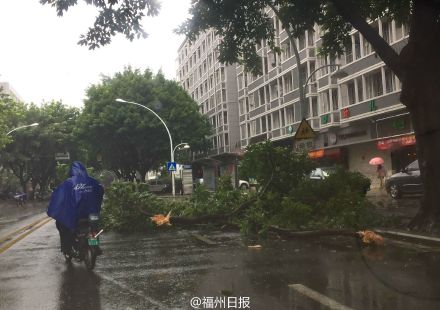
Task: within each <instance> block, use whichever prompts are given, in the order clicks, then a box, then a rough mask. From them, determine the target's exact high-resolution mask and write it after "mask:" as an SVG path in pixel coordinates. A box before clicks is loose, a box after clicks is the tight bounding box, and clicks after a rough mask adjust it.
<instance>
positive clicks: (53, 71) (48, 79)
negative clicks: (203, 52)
mask: <svg viewBox="0 0 440 310" xmlns="http://www.w3.org/2000/svg"><path fill="white" fill-rule="evenodd" d="M159 1H160V2H161V3H162V9H161V11H160V14H159V16H157V17H146V18H145V19H144V29H145V30H146V31H147V32H148V34H149V36H148V38H146V39H139V40H134V41H133V42H130V41H128V40H126V39H125V38H124V37H123V36H118V37H116V38H114V39H113V42H112V43H111V44H110V45H108V46H106V47H103V48H100V49H97V50H94V51H90V50H88V48H87V47H84V46H79V45H77V44H76V43H77V42H78V40H79V36H80V34H82V33H85V32H86V31H87V29H88V27H89V26H91V25H92V23H93V21H94V16H95V15H96V12H97V11H96V10H95V8H94V7H92V6H87V5H85V4H83V3H82V2H84V1H79V2H81V4H79V5H77V6H76V7H74V8H72V9H71V10H69V11H68V12H67V13H66V14H65V15H64V17H61V18H60V17H58V16H57V15H56V11H55V10H54V9H53V8H52V7H50V6H47V5H46V6H42V5H41V4H40V3H39V0H0V34H1V37H0V40H1V49H0V81H6V82H9V83H10V84H11V86H12V87H13V88H14V89H15V90H16V91H17V93H18V94H19V95H20V96H21V97H22V98H23V100H24V101H26V102H34V103H41V102H43V101H50V100H52V99H53V100H62V101H63V102H64V103H65V104H68V105H73V106H77V107H80V106H82V101H83V98H84V96H85V90H86V89H87V87H88V86H89V85H91V84H94V83H98V82H99V81H100V76H101V74H104V75H113V73H115V72H119V71H122V70H123V68H124V66H127V65H131V66H132V67H134V68H140V69H145V68H150V69H152V70H153V72H157V71H158V70H159V69H162V71H163V72H164V74H165V76H166V77H167V78H169V79H174V78H175V76H176V70H177V66H176V58H177V49H178V47H179V45H180V44H181V43H182V42H183V40H184V37H183V36H177V35H176V34H174V33H173V29H175V28H176V27H177V26H178V25H179V24H180V23H181V22H182V21H184V20H185V18H187V17H188V15H187V12H188V8H189V6H190V2H191V1H190V0H159Z"/></svg>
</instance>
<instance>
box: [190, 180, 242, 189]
mask: <svg viewBox="0 0 440 310" xmlns="http://www.w3.org/2000/svg"><path fill="white" fill-rule="evenodd" d="M202 184H203V178H199V179H195V180H194V187H197V186H199V185H202ZM238 188H239V189H249V182H248V181H245V180H238Z"/></svg>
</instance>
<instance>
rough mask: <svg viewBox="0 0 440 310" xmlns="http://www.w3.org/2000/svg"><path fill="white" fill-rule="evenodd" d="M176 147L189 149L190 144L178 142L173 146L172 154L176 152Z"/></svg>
mask: <svg viewBox="0 0 440 310" xmlns="http://www.w3.org/2000/svg"><path fill="white" fill-rule="evenodd" d="M177 148H179V149H180V150H183V149H189V148H190V146H189V144H188V143H180V144H177V145H176V146H175V147H174V150H173V154H174V153H175V152H176V150H177ZM173 157H174V156H173Z"/></svg>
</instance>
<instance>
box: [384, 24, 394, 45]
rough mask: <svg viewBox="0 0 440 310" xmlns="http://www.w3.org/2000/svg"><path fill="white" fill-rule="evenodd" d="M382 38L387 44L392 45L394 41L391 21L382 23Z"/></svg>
mask: <svg viewBox="0 0 440 310" xmlns="http://www.w3.org/2000/svg"><path fill="white" fill-rule="evenodd" d="M382 37H383V39H384V40H385V41H386V42H387V43H391V41H392V39H391V38H392V33H391V22H389V21H383V22H382Z"/></svg>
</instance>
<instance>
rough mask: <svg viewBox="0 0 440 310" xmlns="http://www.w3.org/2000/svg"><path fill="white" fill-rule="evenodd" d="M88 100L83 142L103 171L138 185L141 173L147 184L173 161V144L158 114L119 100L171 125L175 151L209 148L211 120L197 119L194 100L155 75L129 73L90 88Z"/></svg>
mask: <svg viewBox="0 0 440 310" xmlns="http://www.w3.org/2000/svg"><path fill="white" fill-rule="evenodd" d="M87 96H88V99H87V100H86V101H85V107H84V110H83V113H82V116H81V121H80V124H79V126H78V128H79V137H80V139H81V140H82V141H84V143H85V144H87V145H89V152H90V154H94V155H95V158H96V155H99V157H100V158H102V165H103V166H104V167H105V168H106V169H109V170H113V171H114V172H115V173H117V174H118V175H119V177H123V178H125V179H133V178H134V177H135V173H136V172H139V173H140V174H141V176H142V178H143V177H144V176H145V174H146V172H147V171H149V170H150V169H151V168H153V167H155V166H157V165H159V164H163V163H164V162H166V161H169V159H170V142H169V138H168V134H167V132H166V129H165V128H164V126H163V124H162V123H161V122H160V120H159V119H158V118H157V117H156V116H155V115H154V114H153V113H151V112H150V111H148V110H146V109H142V108H141V107H139V106H136V105H133V104H129V103H119V102H116V101H115V100H116V99H117V98H121V99H124V100H127V101H132V102H136V103H139V104H141V105H144V106H146V107H148V108H150V109H152V110H153V111H155V112H156V113H157V114H158V115H159V116H160V117H161V118H162V119H163V120H164V122H165V123H166V124H167V127H168V128H169V130H170V133H171V136H172V139H173V143H174V146H176V145H177V144H178V143H181V142H186V143H189V144H190V146H191V150H192V151H201V150H205V149H206V147H207V141H206V140H205V137H206V136H207V135H209V133H210V127H209V123H208V121H207V119H206V118H205V117H204V116H202V115H201V114H200V113H198V107H197V104H196V103H195V102H194V101H193V100H192V99H191V97H189V95H188V94H187V93H186V92H185V91H184V90H183V89H182V88H181V87H180V86H179V85H178V84H177V83H176V82H174V81H169V80H166V79H165V78H164V77H163V75H162V74H161V73H158V74H156V75H153V74H152V72H151V71H149V70H146V71H144V72H141V71H139V70H133V69H131V68H126V69H125V70H124V71H123V72H121V73H117V74H116V75H115V76H113V77H106V78H104V79H103V80H102V82H101V83H100V84H98V85H93V86H91V87H90V88H89V89H88V91H87ZM91 158H93V155H91ZM95 164H98V163H96V160H95Z"/></svg>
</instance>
